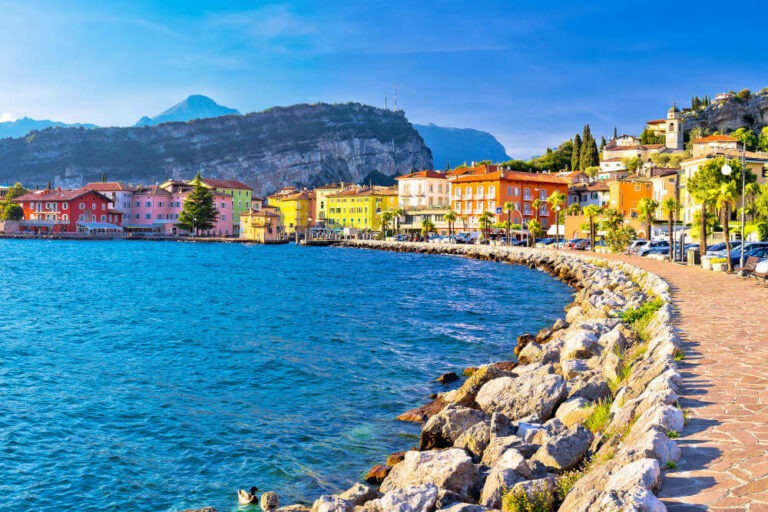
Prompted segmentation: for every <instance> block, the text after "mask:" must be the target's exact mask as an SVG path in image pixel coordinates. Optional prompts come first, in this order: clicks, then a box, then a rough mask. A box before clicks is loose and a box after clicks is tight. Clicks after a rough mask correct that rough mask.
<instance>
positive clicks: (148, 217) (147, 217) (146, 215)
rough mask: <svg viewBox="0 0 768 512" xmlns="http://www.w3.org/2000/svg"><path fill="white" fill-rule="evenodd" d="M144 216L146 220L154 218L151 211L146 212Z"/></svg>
mask: <svg viewBox="0 0 768 512" xmlns="http://www.w3.org/2000/svg"><path fill="white" fill-rule="evenodd" d="M144 218H145V219H146V220H152V214H151V213H145V214H144Z"/></svg>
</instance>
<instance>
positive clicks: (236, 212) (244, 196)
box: [202, 178, 253, 236]
mask: <svg viewBox="0 0 768 512" xmlns="http://www.w3.org/2000/svg"><path fill="white" fill-rule="evenodd" d="M202 183H203V185H204V186H206V187H209V188H211V189H213V190H215V191H216V192H218V193H219V194H223V195H228V196H230V197H231V198H232V234H234V235H235V236H237V235H238V233H239V232H240V214H241V213H242V212H247V211H248V210H250V209H251V201H252V199H253V189H252V188H251V187H249V186H248V185H246V184H245V183H243V182H241V181H238V180H222V179H215V178H204V179H203V180H202ZM225 215H226V214H225Z"/></svg>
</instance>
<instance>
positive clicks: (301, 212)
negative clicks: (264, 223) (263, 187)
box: [267, 187, 312, 235]
mask: <svg viewBox="0 0 768 512" xmlns="http://www.w3.org/2000/svg"><path fill="white" fill-rule="evenodd" d="M267 203H268V205H269V206H273V207H275V208H277V209H278V211H279V213H280V221H281V222H282V224H283V226H284V228H285V232H286V233H287V234H289V235H290V234H293V233H296V232H297V231H298V232H300V233H303V232H304V231H306V230H307V228H308V227H309V219H310V218H312V210H311V209H310V207H311V206H312V205H311V204H310V197H309V192H308V191H306V190H299V189H298V188H296V187H283V188H282V189H280V190H279V191H278V192H277V193H275V194H272V195H271V196H269V197H267Z"/></svg>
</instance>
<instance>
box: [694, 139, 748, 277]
mask: <svg viewBox="0 0 768 512" xmlns="http://www.w3.org/2000/svg"><path fill="white" fill-rule="evenodd" d="M723 153H724V155H725V165H723V167H722V169H720V172H722V173H723V176H730V175H731V173H732V172H733V169H732V168H731V166H730V165H728V154H727V153H725V151H724V152H723ZM745 153H746V149H745V147H744V144H742V145H741V250H740V252H741V256H740V258H739V268H741V271H742V272H743V271H744V242H745V240H744V229H745V225H746V218H745V215H744V211H745V210H746V205H745V196H746V194H745V189H746V182H747V180H746V175H745V170H744V165H745V162H744V160H745V157H746V155H745ZM702 222H704V220H703V219H702ZM725 222H728V219H725Z"/></svg>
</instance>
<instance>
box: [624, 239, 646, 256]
mask: <svg viewBox="0 0 768 512" xmlns="http://www.w3.org/2000/svg"><path fill="white" fill-rule="evenodd" d="M649 243H650V242H649V241H648V240H635V241H633V242H632V243H631V244H629V247H627V254H637V251H639V250H640V249H642V248H643V247H645V246H646V245H648V244H649Z"/></svg>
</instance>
